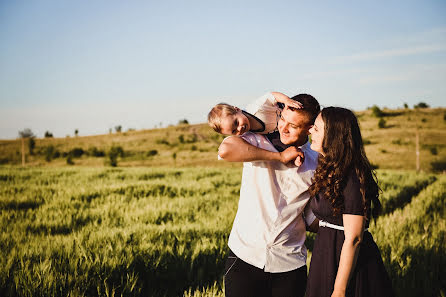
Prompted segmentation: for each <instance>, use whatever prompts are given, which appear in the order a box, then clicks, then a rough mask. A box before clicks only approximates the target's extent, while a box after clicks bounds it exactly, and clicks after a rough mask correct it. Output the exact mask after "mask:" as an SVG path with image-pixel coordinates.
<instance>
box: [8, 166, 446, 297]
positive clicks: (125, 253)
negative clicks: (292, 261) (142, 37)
mask: <svg viewBox="0 0 446 297" xmlns="http://www.w3.org/2000/svg"><path fill="white" fill-rule="evenodd" d="M378 174H379V179H380V181H381V182H382V183H381V186H382V188H383V191H384V193H383V197H384V199H383V205H384V206H385V208H384V209H385V213H386V214H385V215H383V216H382V217H380V218H379V219H378V220H377V221H376V222H375V223H373V224H372V225H371V232H372V234H373V236H374V237H375V239H376V241H377V243H378V246H379V247H380V249H381V251H382V253H383V258H384V261H385V264H386V267H387V269H388V270H389V273H390V275H391V277H392V280H393V283H394V285H395V288H396V291H397V293H398V296H420V294H421V293H422V292H428V293H429V294H427V295H429V296H438V294H441V292H443V294H444V292H445V290H444V281H443V280H442V279H441V277H440V276H441V272H442V271H443V270H442V269H443V268H442V267H444V265H445V264H446V263H445V262H444V250H445V246H444V245H445V241H444V232H445V227H446V226H445V221H444V217H445V216H444V214H445V213H444V212H445V211H444V202H445V201H444V199H445V193H446V189H445V177H444V176H442V175H429V176H423V175H417V174H415V173H413V172H404V171H398V172H395V171H379V172H378ZM240 179H241V170H240V169H239V168H235V169H230V168H227V169H223V168H220V169H209V168H182V169H173V168H150V169H146V168H18V167H0V227H1V232H0V251H1V257H0V296H187V297H191V296H207V297H209V296H223V295H224V293H223V288H222V272H223V269H224V262H225V256H226V253H227V251H228V248H227V237H228V235H229V232H230V229H231V225H232V222H233V219H234V215H235V212H236V210H237V202H238V195H239V189H240ZM392 201H393V202H392ZM308 246H309V247H310V249H311V240H309V241H308ZM415 286H419V288H422V289H419V288H418V289H416V288H415ZM426 286H428V287H429V289H426V290H427V291H423V290H424V289H423V288H425V287H426ZM406 288H409V289H406ZM436 294H437V295H436ZM421 295H423V294H421ZM425 295H426V294H425Z"/></svg>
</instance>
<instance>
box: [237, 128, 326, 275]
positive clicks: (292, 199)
mask: <svg viewBox="0 0 446 297" xmlns="http://www.w3.org/2000/svg"><path fill="white" fill-rule="evenodd" d="M241 137H242V138H243V139H244V140H245V141H247V142H248V143H250V144H252V145H254V146H257V147H259V148H262V149H266V150H269V151H275V152H277V150H276V149H275V148H274V146H273V145H272V144H271V142H270V141H269V140H268V139H267V138H266V137H265V136H263V135H260V134H255V133H251V132H247V133H245V134H243V135H242V136H241ZM300 148H301V150H302V151H303V152H304V154H305V161H304V163H303V164H302V165H301V166H300V167H291V168H290V167H287V166H286V165H284V164H282V163H280V162H277V161H256V162H245V163H243V175H242V184H241V188H240V200H239V205H238V210H237V214H236V216H235V220H234V224H233V226H232V230H231V234H230V236H229V241H228V245H229V248H230V249H231V250H232V251H233V252H234V254H235V255H236V256H237V257H239V258H240V259H242V260H243V261H245V262H246V263H249V264H251V265H253V266H256V267H258V268H261V269H264V271H266V272H286V271H291V270H294V269H297V268H299V267H302V266H303V265H305V264H306V257H307V250H306V247H305V245H304V242H305V235H306V228H305V222H304V216H303V215H302V214H303V213H304V210H305V206H306V205H307V202H308V201H309V199H310V194H309V192H308V187H309V186H310V185H311V178H312V177H313V174H314V171H315V169H316V166H317V158H318V154H317V153H316V152H314V151H313V150H311V149H310V144H309V143H306V144H305V145H303V146H301V147H300ZM314 219H315V216H314V214H313V213H312V212H311V210H310V209H309V205H308V207H307V209H306V210H305V220H306V221H307V224H311V223H312V222H313V221H314Z"/></svg>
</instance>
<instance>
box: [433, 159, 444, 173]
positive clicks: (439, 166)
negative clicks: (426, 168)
mask: <svg viewBox="0 0 446 297" xmlns="http://www.w3.org/2000/svg"><path fill="white" fill-rule="evenodd" d="M431 167H432V170H433V171H437V172H443V171H446V159H442V160H438V161H433V162H431Z"/></svg>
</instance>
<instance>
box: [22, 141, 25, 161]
mask: <svg viewBox="0 0 446 297" xmlns="http://www.w3.org/2000/svg"><path fill="white" fill-rule="evenodd" d="M22 166H25V137H22Z"/></svg>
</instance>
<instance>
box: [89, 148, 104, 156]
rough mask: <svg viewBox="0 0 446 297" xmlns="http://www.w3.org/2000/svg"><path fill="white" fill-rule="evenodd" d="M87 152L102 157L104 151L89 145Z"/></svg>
mask: <svg viewBox="0 0 446 297" xmlns="http://www.w3.org/2000/svg"><path fill="white" fill-rule="evenodd" d="M87 154H88V155H90V156H93V157H104V156H105V152H104V151H103V150H99V149H98V148H97V147H95V146H93V147H90V148H89V149H88V151H87Z"/></svg>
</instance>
